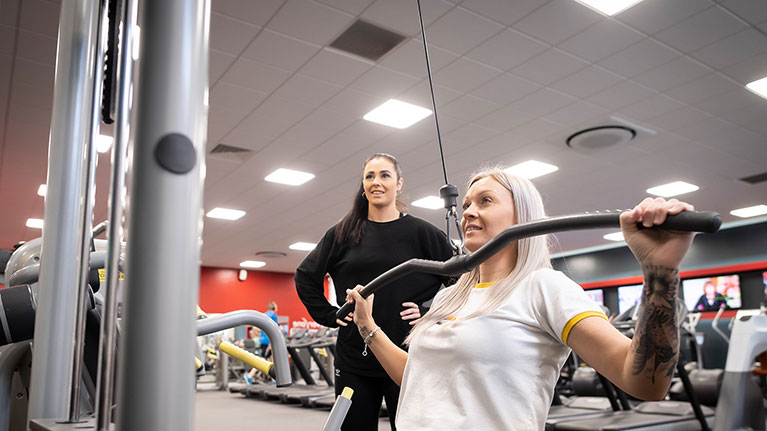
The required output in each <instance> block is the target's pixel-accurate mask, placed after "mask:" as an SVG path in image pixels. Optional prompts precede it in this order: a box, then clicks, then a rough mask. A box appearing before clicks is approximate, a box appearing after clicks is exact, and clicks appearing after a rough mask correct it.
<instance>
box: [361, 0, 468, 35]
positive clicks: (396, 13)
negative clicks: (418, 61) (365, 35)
mask: <svg viewBox="0 0 767 431" xmlns="http://www.w3.org/2000/svg"><path fill="white" fill-rule="evenodd" d="M453 7H454V5H453V4H452V3H449V2H447V1H443V0H424V1H423V2H421V10H422V11H423V24H424V26H426V27H427V31H426V37H427V40H429V39H428V37H429V32H428V26H429V24H431V23H432V22H434V21H436V20H437V19H438V18H439V17H441V16H442V15H443V14H444V13H445V12H447V11H448V10H450V9H452V8H453ZM360 18H362V19H364V20H365V21H369V22H372V23H374V24H378V25H380V26H382V27H384V28H388V29H389V30H392V31H395V32H398V33H402V34H404V35H407V36H415V35H416V34H420V33H421V27H420V25H419V23H418V6H417V5H416V3H415V2H413V1H410V0H376V1H375V2H374V3H373V4H372V5H370V7H368V8H367V9H365V12H363V13H362V15H361V16H360Z"/></svg>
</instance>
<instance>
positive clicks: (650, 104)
mask: <svg viewBox="0 0 767 431" xmlns="http://www.w3.org/2000/svg"><path fill="white" fill-rule="evenodd" d="M682 107H684V105H683V104H682V103H679V102H677V101H676V100H674V99H672V98H670V97H668V96H666V95H663V94H656V95H655V96H651V97H649V98H647V99H644V100H642V101H640V102H637V103H633V104H631V105H628V106H624V107H623V108H621V109H619V110H618V111H617V113H618V115H620V116H627V117H629V118H631V119H633V120H639V121H645V120H647V119H649V118H655V117H657V116H658V115H663V114H665V113H666V112H670V111H675V110H677V109H679V108H682Z"/></svg>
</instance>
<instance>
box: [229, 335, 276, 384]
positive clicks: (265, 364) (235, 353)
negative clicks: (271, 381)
mask: <svg viewBox="0 0 767 431" xmlns="http://www.w3.org/2000/svg"><path fill="white" fill-rule="evenodd" d="M218 348H219V349H220V350H221V351H222V352H224V353H226V354H227V355H229V356H231V357H233V358H237V359H239V360H241V361H242V362H245V363H246V364H248V365H250V366H251V367H253V368H255V369H257V370H258V371H261V372H262V373H264V374H266V375H267V376H268V375H269V371H270V370H271V369H272V367H273V366H274V364H273V363H271V362H269V361H267V360H266V359H264V358H261V357H258V356H256V355H254V354H252V353H250V352H248V351H246V350H243V349H240V348H239V347H237V346H235V345H234V344H232V343H230V342H228V341H222V342H221V345H220V346H219V347H218Z"/></svg>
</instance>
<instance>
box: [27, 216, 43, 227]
mask: <svg viewBox="0 0 767 431" xmlns="http://www.w3.org/2000/svg"><path fill="white" fill-rule="evenodd" d="M27 227H31V228H33V229H42V228H43V219H40V218H28V219H27Z"/></svg>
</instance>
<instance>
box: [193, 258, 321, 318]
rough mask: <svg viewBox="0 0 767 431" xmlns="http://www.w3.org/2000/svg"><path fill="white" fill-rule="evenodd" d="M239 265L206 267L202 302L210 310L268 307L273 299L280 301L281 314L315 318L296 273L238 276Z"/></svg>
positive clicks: (201, 288) (251, 273)
mask: <svg viewBox="0 0 767 431" xmlns="http://www.w3.org/2000/svg"><path fill="white" fill-rule="evenodd" d="M238 273H239V270H238V269H230V268H210V267H202V269H201V272H200V299H199V304H200V308H202V309H203V310H204V311H205V312H206V313H226V312H228V311H234V310H243V309H249V310H256V311H260V312H265V311H266V306H267V304H269V301H274V302H276V303H277V315H278V316H288V319H289V322H290V326H291V327H292V326H293V321H296V320H302V319H306V320H313V319H312V318H311V316H309V313H308V312H307V311H306V308H304V305H303V304H302V303H301V300H299V299H298V294H297V293H296V286H295V284H294V283H293V274H285V273H279V272H267V271H248V277H247V279H245V281H239V280H238V279H237V274H238Z"/></svg>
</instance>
